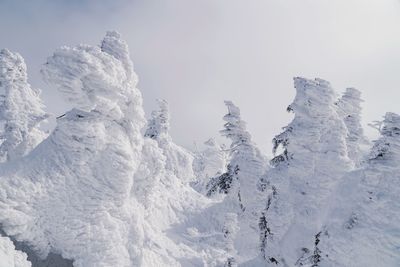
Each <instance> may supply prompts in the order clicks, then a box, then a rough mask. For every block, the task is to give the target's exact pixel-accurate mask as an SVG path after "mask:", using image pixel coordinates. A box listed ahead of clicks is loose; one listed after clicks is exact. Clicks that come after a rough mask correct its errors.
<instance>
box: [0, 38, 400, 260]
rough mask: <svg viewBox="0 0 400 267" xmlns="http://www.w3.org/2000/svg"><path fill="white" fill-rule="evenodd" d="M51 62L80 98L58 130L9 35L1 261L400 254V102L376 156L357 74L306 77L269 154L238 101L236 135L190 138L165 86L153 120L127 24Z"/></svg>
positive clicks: (0, 186)
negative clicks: (177, 134) (186, 141)
mask: <svg viewBox="0 0 400 267" xmlns="http://www.w3.org/2000/svg"><path fill="white" fill-rule="evenodd" d="M41 73H42V75H43V78H44V80H45V81H46V82H48V84H49V85H50V86H51V87H52V88H55V89H57V90H59V91H60V92H61V93H62V95H63V96H64V97H65V98H66V99H67V100H68V101H69V102H70V104H71V105H72V106H73V108H72V109H71V110H69V111H66V112H65V114H62V115H61V116H58V117H57V119H56V126H55V128H54V130H52V132H51V133H50V134H47V133H44V132H43V131H42V130H41V128H40V123H41V122H43V121H45V120H46V118H47V117H48V115H47V114H46V112H45V111H44V110H43V109H44V107H43V104H42V102H41V100H40V98H39V93H40V92H39V90H36V89H32V88H31V86H30V85H29V84H28V82H27V73H26V66H25V64H24V61H23V59H22V57H21V56H20V55H18V54H16V53H12V52H10V51H8V50H5V49H4V50H1V52H0V267H3V266H4V267H28V266H32V267H44V266H45V267H72V266H74V267H109V266H116V267H136V266H143V267H153V266H168V267H170V266H171V267H179V266H185V267H195V266H207V267H222V266H224V267H239V266H240V267H275V266H282V267H286V266H309V267H311V266H312V267H333V266H335V267H336V266H339V267H348V266H389V267H392V266H393V267H394V266H398V263H399V262H400V256H399V255H400V253H399V247H400V227H399V226H398V221H399V220H400V205H399V203H400V202H399V201H398V196H399V194H400V184H399V181H400V177H399V173H400V170H399V161H400V139H399V138H400V117H399V115H397V114H395V113H390V112H389V113H387V114H386V116H385V118H384V120H383V122H382V123H380V124H378V127H377V128H378V130H379V132H380V135H381V137H380V138H379V139H378V140H377V141H375V142H374V143H373V146H372V148H371V151H370V153H369V154H368V155H366V153H365V151H366V149H365V146H367V145H368V144H369V143H368V142H367V141H365V137H364V134H363V129H362V127H361V122H360V121H361V105H360V104H361V95H360V92H359V91H357V90H356V89H347V90H346V92H345V93H344V94H343V96H342V97H341V98H340V99H338V97H337V95H336V93H335V92H334V90H333V89H332V87H331V85H330V84H329V83H328V82H327V81H324V80H322V79H315V80H309V79H305V78H299V77H297V78H295V79H294V87H295V88H296V96H295V99H294V100H293V103H292V104H291V105H289V107H288V108H287V110H288V111H289V112H293V114H294V118H293V120H292V122H290V123H289V125H288V126H286V127H285V128H284V129H283V132H282V133H280V134H278V135H277V136H276V137H275V138H274V139H273V155H274V156H273V158H272V159H271V160H270V161H268V160H267V159H266V157H265V156H264V155H263V154H262V153H261V152H260V150H259V149H258V148H257V146H256V144H255V143H253V141H252V139H251V135H250V133H249V132H248V130H247V129H246V123H245V122H244V120H243V119H242V117H241V114H240V110H239V108H238V107H237V106H236V105H234V104H233V103H232V102H231V101H225V105H226V106H227V108H228V112H227V114H226V115H225V116H224V117H223V119H224V121H225V124H224V128H223V130H222V131H221V134H222V136H223V137H226V138H227V139H228V141H229V143H230V144H229V146H228V147H222V146H219V145H218V144H217V143H216V142H215V141H214V140H212V139H211V140H209V141H208V142H206V146H207V147H206V148H205V150H203V151H201V152H197V153H192V152H190V151H188V150H186V149H184V148H183V147H181V146H179V145H177V144H176V143H175V142H174V141H173V140H172V138H171V135H170V133H169V130H170V122H169V119H170V114H169V107H168V103H167V101H165V100H159V101H158V104H159V108H158V109H157V110H155V111H154V112H152V114H151V117H150V118H149V119H148V120H147V123H146V119H145V116H144V115H145V114H144V111H143V104H142V96H141V93H140V91H139V90H138V89H137V82H138V79H137V76H136V74H135V72H134V70H133V64H132V61H131V59H130V56H129V52H128V46H127V44H126V43H125V41H123V40H122V39H121V37H120V35H119V34H118V33H117V32H108V33H107V34H106V36H105V37H104V39H103V40H102V42H101V44H100V45H99V46H90V45H78V46H75V47H62V48H60V49H58V50H56V51H55V52H54V54H53V55H52V56H50V57H49V58H48V59H47V62H46V63H45V64H44V65H43V68H42V71H41ZM268 162H269V163H268ZM25 252H26V253H25Z"/></svg>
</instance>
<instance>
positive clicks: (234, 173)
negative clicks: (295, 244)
mask: <svg viewBox="0 0 400 267" xmlns="http://www.w3.org/2000/svg"><path fill="white" fill-rule="evenodd" d="M225 105H226V106H227V108H228V113H227V114H226V115H225V116H224V118H223V119H224V120H225V122H226V123H225V124H224V129H223V130H222V131H221V134H222V135H223V136H225V137H227V138H228V139H230V140H231V145H230V148H229V157H228V164H227V167H226V172H225V173H223V174H221V175H219V176H216V177H214V178H212V179H211V180H210V182H209V183H208V185H207V189H208V191H207V195H208V196H213V195H216V194H218V193H220V194H223V195H224V194H225V195H226V196H225V197H224V199H223V201H222V202H221V203H220V204H219V205H218V210H219V213H220V215H219V216H223V215H224V214H226V213H236V214H237V215H238V218H240V219H238V224H239V225H240V227H239V230H238V231H237V234H236V236H235V244H236V245H237V240H240V242H241V244H240V247H241V248H243V249H239V250H238V249H237V247H235V249H236V250H237V253H238V255H237V257H238V259H235V261H237V262H245V261H248V260H250V259H252V258H253V257H255V256H256V255H257V253H256V249H257V246H258V232H257V231H256V230H255V229H257V225H258V217H259V215H258V213H257V212H258V211H259V205H260V204H261V203H262V201H261V199H262V198H263V195H264V194H263V193H262V192H261V191H260V190H259V188H258V184H259V181H260V178H261V176H262V175H263V174H264V172H265V171H266V168H267V165H266V161H265V158H264V157H263V156H262V154H261V153H260V151H259V150H258V148H257V147H256V146H255V144H254V143H253V142H252V141H251V136H250V134H249V133H248V132H247V130H246V127H245V122H244V121H243V120H242V119H241V116H240V110H239V108H238V107H237V106H235V105H234V104H233V103H232V102H231V101H225ZM224 219H225V218H221V220H222V221H223V220H224ZM229 261H232V262H233V259H229V260H228V262H229Z"/></svg>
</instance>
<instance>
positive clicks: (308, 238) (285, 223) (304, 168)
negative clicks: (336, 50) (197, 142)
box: [260, 78, 351, 266]
mask: <svg viewBox="0 0 400 267" xmlns="http://www.w3.org/2000/svg"><path fill="white" fill-rule="evenodd" d="M294 85H295V88H296V97H295V99H294V101H293V103H292V104H291V105H289V107H288V109H287V110H288V111H292V112H294V114H295V116H294V119H293V121H292V122H291V123H290V124H289V125H288V126H287V127H285V128H284V131H283V132H282V133H281V134H279V135H277V136H276V137H275V138H274V139H273V152H274V154H275V153H276V152H277V150H278V147H281V150H282V151H283V152H282V153H281V154H279V155H275V157H274V158H273V159H272V160H271V164H272V165H274V166H275V168H272V169H270V171H269V172H268V173H267V174H266V176H265V177H263V181H262V184H261V188H263V189H264V190H266V191H267V192H268V194H269V196H268V198H266V203H265V208H264V211H263V213H262V216H261V218H260V231H261V232H260V241H261V252H262V253H261V254H262V257H263V258H264V259H265V260H266V261H267V262H269V263H274V264H277V265H282V266H285V264H287V265H289V266H294V265H302V264H303V265H304V264H310V265H312V264H314V263H316V262H317V261H318V255H314V254H318V248H317V247H316V245H315V244H316V243H318V242H317V241H316V239H317V237H318V238H319V235H318V234H319V232H320V231H321V229H322V228H323V218H324V216H325V212H326V209H327V206H329V203H328V198H329V195H330V194H331V192H332V190H333V188H334V187H335V185H336V183H337V182H338V181H340V178H341V176H342V175H343V173H344V172H345V171H347V170H348V169H349V168H350V167H351V163H350V160H349V159H348V157H347V148H346V136H347V130H346V127H345V125H344V122H343V121H342V120H341V118H340V117H339V116H338V114H337V112H336V110H335V105H334V101H335V99H336V94H335V92H334V91H333V89H332V88H331V86H330V84H329V83H328V82H327V81H324V80H321V79H315V80H308V79H304V78H295V79H294Z"/></svg>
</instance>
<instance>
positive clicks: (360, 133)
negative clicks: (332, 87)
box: [336, 88, 368, 167]
mask: <svg viewBox="0 0 400 267" xmlns="http://www.w3.org/2000/svg"><path fill="white" fill-rule="evenodd" d="M362 101H363V100H362V99H361V92H360V91H359V90H357V89H355V88H347V89H346V91H345V92H344V93H343V95H342V97H341V98H340V99H339V101H337V102H336V105H337V107H338V109H337V111H338V114H339V116H340V117H341V118H342V119H343V120H344V123H345V124H346V127H347V130H348V136H347V138H346V143H347V150H348V155H349V158H350V159H351V160H352V161H353V162H354V164H355V166H356V167H359V166H360V164H361V162H362V160H363V157H364V156H363V153H362V150H361V146H362V145H365V144H367V143H368V141H367V138H366V137H365V136H364V130H363V128H362V126H361V111H362V109H361V103H362Z"/></svg>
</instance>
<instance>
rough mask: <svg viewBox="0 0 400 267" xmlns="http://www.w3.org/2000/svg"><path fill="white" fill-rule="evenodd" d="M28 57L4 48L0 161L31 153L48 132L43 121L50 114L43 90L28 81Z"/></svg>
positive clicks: (0, 57)
mask: <svg viewBox="0 0 400 267" xmlns="http://www.w3.org/2000/svg"><path fill="white" fill-rule="evenodd" d="M27 79H28V77H27V71H26V65H25V62H24V59H23V58H22V57H21V55H19V54H18V53H12V52H10V51H9V50H7V49H2V50H1V51H0V162H5V161H10V160H14V159H17V158H19V157H22V156H25V155H26V154H28V153H29V152H30V151H31V150H32V149H33V148H34V147H35V146H36V145H37V144H38V143H40V142H41V141H42V140H43V139H44V138H45V136H46V134H45V133H44V132H43V131H42V130H40V128H39V125H40V123H41V122H43V121H44V120H45V119H46V118H47V117H48V115H47V114H46V112H45V111H44V110H43V104H42V102H41V100H40V97H39V95H40V90H38V89H33V88H31V86H30V85H29V83H28V81H27Z"/></svg>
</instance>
